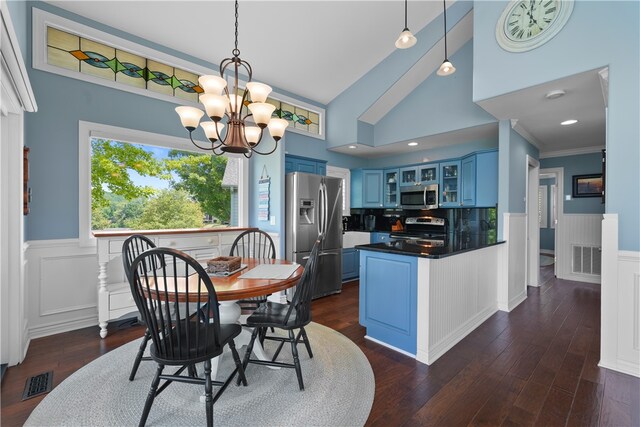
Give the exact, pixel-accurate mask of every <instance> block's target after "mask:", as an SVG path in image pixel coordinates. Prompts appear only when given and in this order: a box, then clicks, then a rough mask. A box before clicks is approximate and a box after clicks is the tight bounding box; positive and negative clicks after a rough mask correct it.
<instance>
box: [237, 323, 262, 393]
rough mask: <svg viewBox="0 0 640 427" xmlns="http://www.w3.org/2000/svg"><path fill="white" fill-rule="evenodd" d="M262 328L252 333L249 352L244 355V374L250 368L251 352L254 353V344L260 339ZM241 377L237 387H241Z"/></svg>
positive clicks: (254, 329)
mask: <svg viewBox="0 0 640 427" xmlns="http://www.w3.org/2000/svg"><path fill="white" fill-rule="evenodd" d="M259 329H260V328H253V332H252V333H251V340H250V341H249V345H247V352H246V353H245V354H244V360H243V362H242V369H243V373H244V372H246V371H247V366H249V359H250V358H251V352H252V351H253V343H254V342H255V341H256V338H257V337H258V330H259ZM240 381H241V380H240V377H238V381H236V385H240Z"/></svg>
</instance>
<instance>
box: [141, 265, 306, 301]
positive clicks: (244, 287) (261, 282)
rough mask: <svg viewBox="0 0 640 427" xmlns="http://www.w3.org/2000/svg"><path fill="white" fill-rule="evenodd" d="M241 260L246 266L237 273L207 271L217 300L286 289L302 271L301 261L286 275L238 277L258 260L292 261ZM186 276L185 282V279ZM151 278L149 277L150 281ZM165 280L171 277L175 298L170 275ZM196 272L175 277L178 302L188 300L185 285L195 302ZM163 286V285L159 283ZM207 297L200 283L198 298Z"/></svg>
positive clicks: (235, 298) (227, 299)
mask: <svg viewBox="0 0 640 427" xmlns="http://www.w3.org/2000/svg"><path fill="white" fill-rule="evenodd" d="M241 263H242V264H246V265H247V268H244V269H242V270H240V271H238V272H237V273H234V274H232V275H229V276H213V275H209V278H210V279H211V283H212V284H213V287H214V289H215V290H216V295H217V297H218V301H233V300H240V299H245V298H249V297H257V296H261V295H268V294H271V293H274V292H278V291H282V290H285V289H288V288H290V287H292V286H295V285H296V284H297V283H298V281H299V280H300V277H301V276H302V272H303V271H304V267H303V266H302V265H300V266H298V268H297V269H296V270H295V271H294V272H293V273H292V274H291V275H290V276H289V277H287V278H286V279H241V278H240V276H241V275H242V274H244V273H246V272H248V271H251V270H252V269H254V268H256V267H257V266H259V265H261V264H293V263H292V262H291V261H287V260H284V259H264V258H263V259H259V258H242V261H241ZM187 279H188V283H187ZM151 280H152V279H151V278H150V281H151ZM167 280H168V281H169V280H170V281H171V284H170V285H169V290H170V292H171V293H172V295H170V298H172V299H175V297H174V295H175V292H174V285H173V277H168V278H167ZM198 280H199V276H198V274H191V275H190V276H189V277H188V278H185V277H178V278H177V281H178V283H177V295H178V298H177V300H178V301H179V302H185V301H186V300H187V295H186V294H187V286H188V289H189V298H188V300H189V301H190V302H195V301H196V298H197V295H198ZM150 288H151V289H152V290H155V286H154V284H153V283H151V284H150ZM162 290H164V286H163V287H162ZM206 299H207V291H206V289H205V287H204V286H202V290H201V300H202V301H203V302H204V301H205V300H206Z"/></svg>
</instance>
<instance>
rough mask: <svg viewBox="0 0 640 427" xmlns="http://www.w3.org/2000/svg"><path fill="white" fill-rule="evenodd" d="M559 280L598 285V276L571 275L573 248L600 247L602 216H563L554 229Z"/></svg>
mask: <svg viewBox="0 0 640 427" xmlns="http://www.w3.org/2000/svg"><path fill="white" fill-rule="evenodd" d="M556 233H558V247H557V248H556V249H555V250H556V262H558V266H557V267H558V268H557V270H556V271H557V275H558V278H559V279H565V280H575V281H579V282H589V283H600V280H601V279H600V275H592V274H578V273H573V268H572V267H573V265H572V262H573V249H572V248H573V246H574V245H578V246H595V247H598V248H600V247H601V246H602V214H563V215H562V218H559V224H558V226H557V227H556Z"/></svg>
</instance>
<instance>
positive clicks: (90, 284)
mask: <svg viewBox="0 0 640 427" xmlns="http://www.w3.org/2000/svg"><path fill="white" fill-rule="evenodd" d="M26 259H27V268H26V272H27V273H26V277H27V293H28V296H29V300H28V301H29V304H28V306H27V307H28V308H27V310H28V313H27V318H28V322H29V329H28V332H29V337H30V338H31V339H33V338H38V337H43V336H47V335H52V334H57V333H60V332H66V331H70V330H74V329H79V328H84V327H87V326H93V325H97V322H98V316H97V309H96V304H97V300H98V295H97V289H98V274H97V272H98V260H97V254H96V248H95V247H86V246H84V247H81V246H80V245H79V241H78V239H64V240H38V241H31V242H29V247H28V249H27V251H26Z"/></svg>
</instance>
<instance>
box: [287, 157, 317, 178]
mask: <svg viewBox="0 0 640 427" xmlns="http://www.w3.org/2000/svg"><path fill="white" fill-rule="evenodd" d="M291 172H305V173H313V174H316V175H326V174H327V162H326V161H324V160H315V159H309V158H307V157H300V156H292V155H290V154H287V155H285V156H284V173H285V175H286V174H288V173H291Z"/></svg>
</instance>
